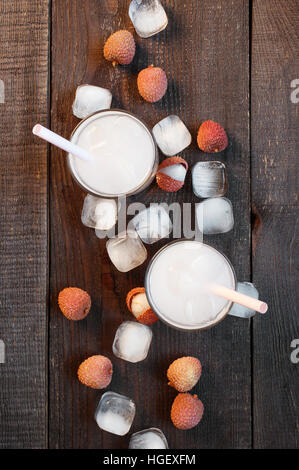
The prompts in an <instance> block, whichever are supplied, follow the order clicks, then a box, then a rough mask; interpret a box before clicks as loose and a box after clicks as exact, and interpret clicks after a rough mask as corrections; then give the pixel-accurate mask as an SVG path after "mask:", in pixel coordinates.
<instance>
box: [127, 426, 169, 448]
mask: <svg viewBox="0 0 299 470" xmlns="http://www.w3.org/2000/svg"><path fill="white" fill-rule="evenodd" d="M129 449H168V442H167V439H166V437H165V436H164V434H163V432H162V431H161V430H160V429H157V428H150V429H144V431H139V432H136V433H135V434H132V437H131V439H130V443H129Z"/></svg>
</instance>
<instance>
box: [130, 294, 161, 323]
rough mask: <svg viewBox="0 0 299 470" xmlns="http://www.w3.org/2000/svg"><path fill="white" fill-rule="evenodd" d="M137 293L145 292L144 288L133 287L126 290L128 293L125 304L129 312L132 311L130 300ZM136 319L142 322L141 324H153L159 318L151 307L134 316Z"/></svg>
mask: <svg viewBox="0 0 299 470" xmlns="http://www.w3.org/2000/svg"><path fill="white" fill-rule="evenodd" d="M137 294H145V288H144V287H135V288H134V289H132V290H130V292H128V295H127V298H126V304H127V307H128V309H129V310H130V312H131V313H133V312H132V309H131V304H132V300H133V297H134V296H135V295H137ZM134 316H135V315H134ZM136 320H137V321H138V322H139V323H142V324H143V325H154V323H157V321H159V318H158V317H157V315H156V314H155V313H154V312H153V311H152V309H151V308H149V309H147V310H146V311H145V312H143V313H141V315H139V317H138V318H136Z"/></svg>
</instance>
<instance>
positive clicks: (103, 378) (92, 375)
mask: <svg viewBox="0 0 299 470" xmlns="http://www.w3.org/2000/svg"><path fill="white" fill-rule="evenodd" d="M112 373H113V367H112V363H111V361H110V360H109V359H108V358H107V357H105V356H92V357H89V358H88V359H86V361H84V362H82V364H81V365H80V367H79V369H78V379H79V380H80V382H81V383H82V384H84V385H86V386H87V387H90V388H95V389H98V390H99V389H102V388H106V387H108V385H109V384H110V382H111V379H112Z"/></svg>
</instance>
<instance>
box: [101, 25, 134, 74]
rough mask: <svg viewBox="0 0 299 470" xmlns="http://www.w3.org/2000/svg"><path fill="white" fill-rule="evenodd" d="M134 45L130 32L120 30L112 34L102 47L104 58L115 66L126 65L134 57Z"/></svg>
mask: <svg viewBox="0 0 299 470" xmlns="http://www.w3.org/2000/svg"><path fill="white" fill-rule="evenodd" d="M135 51H136V45H135V41H134V38H133V35H132V34H131V33H130V31H127V30H125V29H122V30H120V31H116V33H113V34H112V35H111V36H110V37H109V38H108V39H107V41H106V43H105V45H104V57H105V59H106V60H108V61H109V62H112V64H113V65H114V66H115V65H118V64H120V65H128V64H130V63H131V62H132V60H133V59H134V56H135Z"/></svg>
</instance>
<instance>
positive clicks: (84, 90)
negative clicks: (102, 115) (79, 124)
mask: <svg viewBox="0 0 299 470" xmlns="http://www.w3.org/2000/svg"><path fill="white" fill-rule="evenodd" d="M111 102H112V93H111V91H109V90H107V89H106V88H101V87H98V86H93V85H80V86H79V87H78V88H77V91H76V97H75V101H74V103H73V114H74V115H75V116H76V117H77V118H79V119H84V118H86V117H87V116H89V115H90V114H93V113H95V112H96V111H102V110H103V109H110V107H111Z"/></svg>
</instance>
